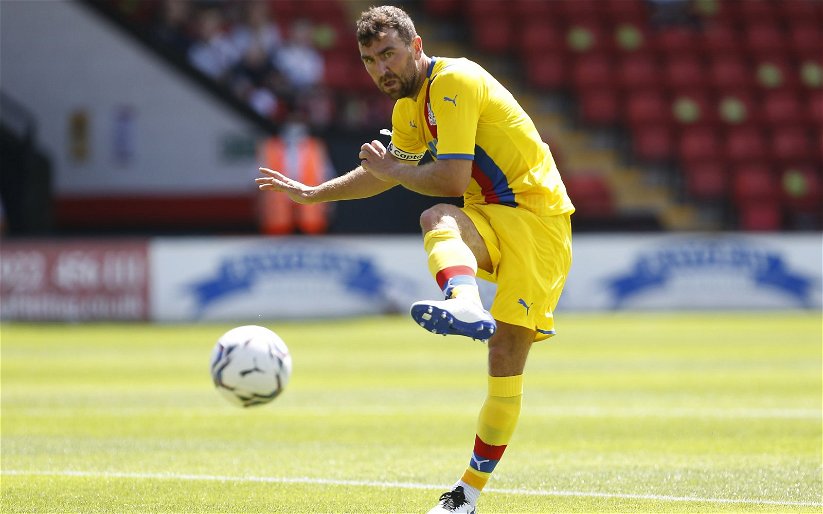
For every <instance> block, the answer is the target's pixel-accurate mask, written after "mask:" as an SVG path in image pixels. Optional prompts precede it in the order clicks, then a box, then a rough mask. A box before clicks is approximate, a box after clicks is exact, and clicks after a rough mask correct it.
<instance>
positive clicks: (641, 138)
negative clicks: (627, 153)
mask: <svg viewBox="0 0 823 514" xmlns="http://www.w3.org/2000/svg"><path fill="white" fill-rule="evenodd" d="M631 137H632V153H633V154H634V156H635V157H636V158H637V159H639V160H641V161H645V162H649V163H652V162H666V161H669V160H671V159H672V157H674V130H673V128H672V125H671V124H668V123H663V124H648V123H642V124H637V125H635V126H634V127H632V132H631Z"/></svg>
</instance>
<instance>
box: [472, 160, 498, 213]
mask: <svg viewBox="0 0 823 514" xmlns="http://www.w3.org/2000/svg"><path fill="white" fill-rule="evenodd" d="M472 178H473V179H474V181H475V182H477V184H478V185H479V186H480V191H481V193H483V197H484V198H485V199H486V203H500V197H499V196H497V192H496V191H495V190H494V184H493V183H492V180H491V178H489V176H488V175H486V174H485V173H483V170H481V169H480V166H479V165H478V164H477V160H474V161H472Z"/></svg>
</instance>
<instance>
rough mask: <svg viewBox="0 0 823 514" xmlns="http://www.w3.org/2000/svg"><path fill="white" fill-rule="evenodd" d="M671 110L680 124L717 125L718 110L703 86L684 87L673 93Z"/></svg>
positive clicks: (676, 121) (673, 116)
mask: <svg viewBox="0 0 823 514" xmlns="http://www.w3.org/2000/svg"><path fill="white" fill-rule="evenodd" d="M670 111H671V113H672V118H673V119H674V121H675V123H677V124H680V125H692V124H702V125H715V124H716V123H717V110H716V109H715V107H714V101H713V99H712V98H711V96H710V95H709V93H708V92H707V91H706V90H705V89H702V88H699V87H698V88H692V89H684V90H680V91H674V92H673V93H672V102H671V107H670Z"/></svg>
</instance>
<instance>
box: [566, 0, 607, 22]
mask: <svg viewBox="0 0 823 514" xmlns="http://www.w3.org/2000/svg"><path fill="white" fill-rule="evenodd" d="M554 4H555V5H557V7H558V10H559V11H561V12H562V13H563V16H564V17H565V18H566V19H567V20H568V21H569V22H570V23H589V22H595V23H596V22H599V21H600V20H601V19H602V17H603V5H602V3H601V0H574V1H573V2H554Z"/></svg>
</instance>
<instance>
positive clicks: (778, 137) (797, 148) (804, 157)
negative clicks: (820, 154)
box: [771, 126, 814, 164]
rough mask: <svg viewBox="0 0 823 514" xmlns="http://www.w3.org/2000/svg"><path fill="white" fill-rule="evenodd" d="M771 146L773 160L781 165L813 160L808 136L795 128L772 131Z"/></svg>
mask: <svg viewBox="0 0 823 514" xmlns="http://www.w3.org/2000/svg"><path fill="white" fill-rule="evenodd" d="M771 146H772V148H771V150H772V156H773V158H774V159H776V160H778V161H779V162H781V163H783V164H793V163H798V162H808V161H810V160H812V159H813V158H814V154H813V152H812V148H811V143H810V142H809V136H808V134H807V133H806V131H805V130H803V129H801V128H798V127H795V126H785V127H778V128H775V129H774V130H772V145H771Z"/></svg>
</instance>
